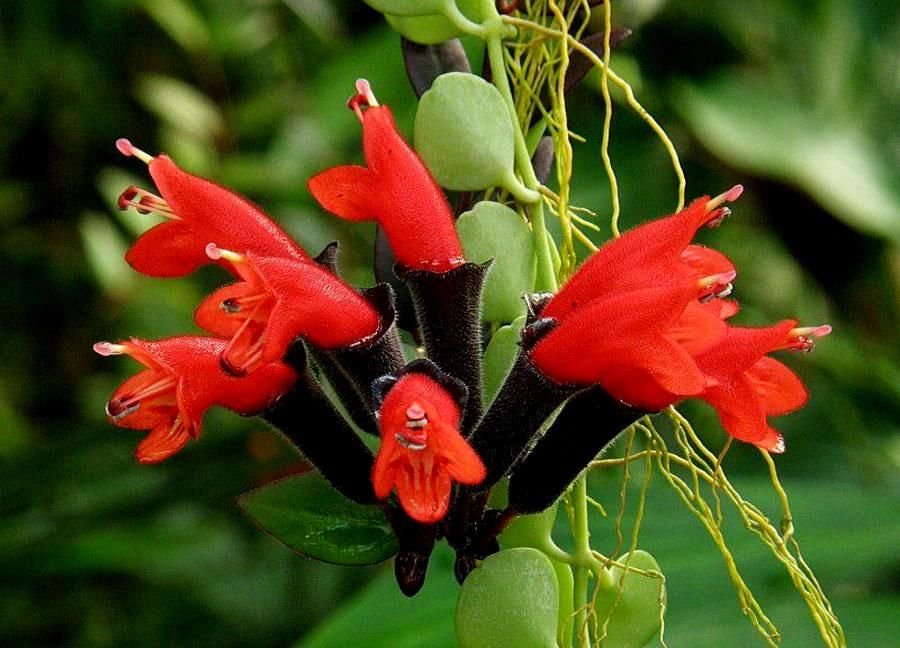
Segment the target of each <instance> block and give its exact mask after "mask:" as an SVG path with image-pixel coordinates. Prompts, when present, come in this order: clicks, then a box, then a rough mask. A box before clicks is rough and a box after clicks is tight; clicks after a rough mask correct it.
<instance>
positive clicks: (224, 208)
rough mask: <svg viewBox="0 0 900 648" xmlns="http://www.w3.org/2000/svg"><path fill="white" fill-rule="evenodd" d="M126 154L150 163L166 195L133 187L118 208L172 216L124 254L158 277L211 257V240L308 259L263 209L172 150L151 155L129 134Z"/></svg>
mask: <svg viewBox="0 0 900 648" xmlns="http://www.w3.org/2000/svg"><path fill="white" fill-rule="evenodd" d="M116 146H117V147H118V149H119V151H121V152H122V153H123V154H124V155H128V156H134V157H136V158H138V159H140V160H142V161H143V162H146V163H147V166H148V167H149V169H150V175H151V176H152V177H153V181H154V182H155V183H156V186H157V187H158V188H159V192H160V193H161V194H162V196H157V195H155V194H152V193H150V192H148V191H145V190H144V189H139V188H138V187H134V186H132V187H129V188H128V189H126V190H125V191H124V192H123V193H122V195H121V196H119V208H120V209H127V208H129V207H134V208H135V209H137V210H138V211H139V212H142V213H149V212H153V213H155V214H158V215H160V216H163V217H164V218H166V219H167V220H166V221H165V222H163V223H160V224H159V225H156V226H155V227H152V228H150V229H149V230H148V231H147V232H145V233H144V234H143V235H142V236H141V237H140V238H138V240H137V241H135V243H134V245H132V246H131V249H129V250H128V253H127V254H126V255H125V260H126V261H128V263H129V264H130V265H131V267H133V268H134V269H135V270H137V271H138V272H141V273H143V274H146V275H150V276H154V277H181V276H184V275H187V274H190V273H191V272H193V271H194V270H196V269H197V268H199V267H200V266H202V265H205V264H207V263H209V262H210V259H209V257H207V256H206V254H205V252H204V247H205V246H206V244H207V243H208V242H209V241H217V242H219V243H220V244H222V245H224V246H226V247H228V248H230V249H234V250H240V251H241V252H254V253H256V254H261V255H266V256H274V257H284V258H290V259H301V260H306V259H308V258H309V257H308V256H307V254H306V253H305V252H304V251H303V250H302V249H301V248H300V246H298V245H297V244H296V243H295V242H294V241H293V240H292V239H291V237H289V236H288V235H287V234H285V232H284V231H283V230H282V229H281V228H280V227H278V225H276V224H275V223H274V222H273V221H272V220H271V219H270V218H269V217H268V216H266V215H265V213H263V211H262V210H261V209H260V208H259V207H257V206H256V205H254V204H253V203H251V202H250V201H248V200H247V199H246V198H243V197H241V196H239V195H237V194H236V193H233V192H232V191H229V190H228V189H225V188H224V187H220V186H219V185H217V184H214V183H212V182H210V181H209V180H204V179H203V178H199V177H197V176H195V175H191V174H190V173H187V172H185V171H182V170H181V169H179V168H178V167H177V166H175V163H174V162H173V161H172V160H171V158H169V157H168V156H167V155H158V156H156V157H152V156H150V155H148V154H147V153H145V152H144V151H141V150H140V149H138V148H135V147H134V146H133V145H132V144H131V142H129V141H128V140H127V139H120V140H118V141H116Z"/></svg>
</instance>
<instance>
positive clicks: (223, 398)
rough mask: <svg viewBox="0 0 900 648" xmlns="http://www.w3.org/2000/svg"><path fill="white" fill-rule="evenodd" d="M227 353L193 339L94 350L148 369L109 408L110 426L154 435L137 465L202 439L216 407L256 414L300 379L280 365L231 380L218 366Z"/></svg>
mask: <svg viewBox="0 0 900 648" xmlns="http://www.w3.org/2000/svg"><path fill="white" fill-rule="evenodd" d="M224 348H225V341H223V340H217V339H214V338H208V337H192V336H184V337H173V338H167V339H164V340H159V341H156V342H151V341H146V340H138V339H135V338H132V339H131V340H130V341H127V342H120V343H118V344H111V343H109V342H98V343H97V344H95V345H94V350H95V351H96V352H97V353H99V354H100V355H104V356H109V355H122V354H124V355H130V356H131V357H132V358H134V359H135V360H137V361H138V362H139V363H141V364H142V365H144V366H145V367H146V369H145V370H144V371H141V372H140V373H138V374H137V375H135V376H132V377H131V378H129V379H128V380H126V381H125V382H124V383H122V384H121V385H120V386H119V388H118V389H117V390H116V391H115V393H114V394H113V395H112V398H110V400H109V403H107V405H106V414H107V416H108V417H109V420H110V422H111V423H113V424H115V425H118V426H119V427H123V428H129V429H134V430H150V433H149V434H148V435H147V437H146V438H145V439H144V440H143V441H142V442H141V443H140V445H139V446H138V448H137V453H136V454H137V459H138V461H139V462H141V463H157V462H160V461H163V460H164V459H167V458H169V457H170V456H172V455H173V454H175V453H176V452H178V451H179V450H181V448H183V447H184V446H185V444H186V443H187V442H188V441H189V440H190V439H192V438H193V439H196V438H198V437H199V436H200V429H201V422H202V418H203V414H204V412H206V410H208V409H209V408H210V407H212V406H213V405H222V406H223V407H226V408H228V409H230V410H234V411H235V412H238V413H240V414H258V413H259V412H261V411H262V410H264V409H266V408H267V407H268V406H269V405H271V404H272V403H273V402H274V401H275V400H276V399H277V398H278V396H280V395H281V394H283V393H284V392H285V391H287V389H288V388H289V387H290V386H291V384H292V383H293V381H294V379H295V378H296V374H295V372H294V370H293V369H291V368H290V367H288V366H287V365H285V364H282V363H280V362H276V363H271V364H269V365H266V366H264V367H261V368H260V369H258V370H257V371H255V372H254V373H253V374H252V375H251V376H248V377H247V378H243V379H239V378H235V377H233V376H230V375H228V374H227V373H225V372H224V371H222V368H221V366H220V365H219V354H220V353H221V352H222V350H223V349H224Z"/></svg>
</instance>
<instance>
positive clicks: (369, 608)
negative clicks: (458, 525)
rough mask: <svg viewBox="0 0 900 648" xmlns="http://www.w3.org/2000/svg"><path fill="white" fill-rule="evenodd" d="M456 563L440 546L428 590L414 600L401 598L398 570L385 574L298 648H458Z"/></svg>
mask: <svg viewBox="0 0 900 648" xmlns="http://www.w3.org/2000/svg"><path fill="white" fill-rule="evenodd" d="M453 561H454V556H453V552H452V550H451V549H450V548H449V547H448V546H447V545H446V543H438V545H437V547H435V550H434V553H433V554H432V556H431V562H430V564H429V566H428V575H427V577H426V578H425V586H424V587H423V588H422V590H421V591H420V592H419V593H418V594H416V595H415V597H413V598H408V597H406V596H404V595H403V594H401V593H400V588H398V587H397V582H396V581H395V579H394V571H393V570H385V571H383V572H382V573H381V574H380V575H379V576H378V578H376V579H375V580H373V581H372V582H371V583H370V584H368V585H367V586H366V587H365V588H363V589H362V590H361V591H359V592H358V593H357V594H355V595H354V596H353V597H352V598H351V599H350V600H348V601H347V602H346V603H344V604H343V605H341V606H340V607H338V608H336V609H335V610H334V612H333V613H332V614H331V616H329V617H328V618H327V619H326V620H325V622H324V623H322V624H321V625H319V626H318V627H316V628H315V630H313V632H312V633H311V634H310V635H308V636H306V637H304V638H303V640H302V641H300V643H299V644H298V645H297V648H346V647H347V646H365V648H421V647H422V646H428V648H455V647H456V641H455V639H454V636H453V606H454V603H455V601H456V596H457V593H458V592H459V585H457V584H456V579H455V578H454V577H453Z"/></svg>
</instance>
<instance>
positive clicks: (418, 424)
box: [372, 373, 485, 524]
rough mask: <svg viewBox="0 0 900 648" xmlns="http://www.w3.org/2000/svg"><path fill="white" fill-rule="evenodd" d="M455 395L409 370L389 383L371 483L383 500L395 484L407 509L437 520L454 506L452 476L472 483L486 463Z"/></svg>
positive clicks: (424, 519) (482, 474)
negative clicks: (462, 424) (467, 434)
mask: <svg viewBox="0 0 900 648" xmlns="http://www.w3.org/2000/svg"><path fill="white" fill-rule="evenodd" d="M459 421H460V412H459V407H458V406H457V404H456V401H455V400H454V399H453V397H452V396H451V395H450V394H449V393H448V392H447V391H446V390H445V389H444V388H443V387H442V386H441V385H440V384H439V383H438V382H437V381H435V380H434V379H433V378H431V377H429V376H426V375H424V374H422V373H407V374H405V375H403V376H401V377H400V379H399V380H397V382H396V383H395V384H394V386H393V387H391V389H390V391H389V392H388V393H387V395H386V396H385V399H384V402H383V403H382V406H381V413H380V416H379V424H380V427H381V450H380V451H379V453H378V457H377V458H376V459H375V468H374V470H373V471H372V483H373V486H374V489H375V495H376V496H377V497H379V498H381V499H384V498H386V497H387V496H388V495H390V493H391V490H393V489H394V488H396V489H397V497H398V499H399V500H400V504H401V506H402V507H403V510H404V511H406V513H407V514H408V515H409V516H410V517H411V518H412V519H414V520H416V521H418V522H422V523H424V524H433V523H435V522H437V521H439V520H441V519H442V518H443V517H444V516H445V515H446V514H447V509H448V507H449V505H450V490H451V485H452V482H453V481H456V482H458V483H460V484H469V485H474V484H478V483H480V482H481V481H482V480H483V479H484V477H485V467H484V464H483V463H482V461H481V459H480V458H479V457H478V455H477V454H475V451H474V450H472V448H471V447H470V446H469V444H468V443H466V441H465V439H463V437H462V435H461V434H460V432H459Z"/></svg>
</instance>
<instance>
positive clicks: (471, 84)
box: [415, 72, 516, 191]
mask: <svg viewBox="0 0 900 648" xmlns="http://www.w3.org/2000/svg"><path fill="white" fill-rule="evenodd" d="M415 145H416V151H417V152H418V153H419V155H421V156H422V159H423V160H424V161H425V164H426V165H427V166H428V169H429V170H430V171H431V173H432V174H434V177H435V179H436V180H437V181H438V184H440V185H441V186H443V187H446V188H447V189H455V190H458V191H477V190H480V189H486V188H487V187H496V186H507V185H513V184H515V182H516V180H515V176H514V175H513V158H514V145H515V144H514V141H513V125H512V122H511V121H510V117H509V112H508V111H507V109H506V104H504V102H503V98H502V97H501V96H500V92H499V91H498V90H497V89H496V88H495V87H494V86H493V85H491V84H490V83H488V82H487V81H485V80H484V79H482V78H481V77H477V76H475V75H474V74H465V73H463V72H450V73H448V74H444V75H441V76H440V77H438V78H437V79H436V80H435V82H434V84H433V85H432V86H431V90H429V91H428V92H426V93H425V94H424V95H422V99H421V101H420V102H419V109H418V111H417V112H416V125H415Z"/></svg>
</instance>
